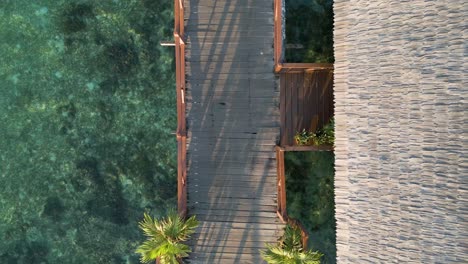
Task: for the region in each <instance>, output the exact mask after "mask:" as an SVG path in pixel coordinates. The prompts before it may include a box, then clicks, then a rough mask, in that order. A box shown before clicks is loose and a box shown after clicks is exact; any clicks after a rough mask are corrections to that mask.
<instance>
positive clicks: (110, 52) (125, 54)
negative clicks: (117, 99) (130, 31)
mask: <svg viewBox="0 0 468 264" xmlns="http://www.w3.org/2000/svg"><path fill="white" fill-rule="evenodd" d="M104 58H105V60H106V61H107V62H108V64H106V66H105V67H106V68H109V67H110V70H111V71H112V73H114V74H117V75H126V74H128V73H130V71H131V70H132V69H133V68H135V66H137V65H138V64H139V59H138V52H137V50H136V47H135V45H134V44H133V43H131V42H129V41H117V42H114V43H112V44H110V45H109V46H106V48H105V49H104Z"/></svg>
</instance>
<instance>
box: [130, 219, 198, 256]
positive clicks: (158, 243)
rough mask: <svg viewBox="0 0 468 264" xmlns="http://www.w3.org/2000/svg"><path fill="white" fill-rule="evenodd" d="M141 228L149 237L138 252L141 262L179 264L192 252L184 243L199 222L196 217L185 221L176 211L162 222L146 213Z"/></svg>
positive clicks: (140, 224)
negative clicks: (157, 260) (157, 261)
mask: <svg viewBox="0 0 468 264" xmlns="http://www.w3.org/2000/svg"><path fill="white" fill-rule="evenodd" d="M139 226H140V229H141V230H143V232H144V234H145V235H146V236H147V240H146V241H145V242H143V244H141V245H140V246H139V247H138V249H137V250H136V253H139V254H141V258H140V260H141V262H142V263H147V262H150V261H155V260H156V259H159V261H160V263H161V264H177V263H179V262H178V261H179V260H180V259H181V258H184V257H187V256H188V253H190V252H191V250H190V247H189V246H187V245H185V244H183V243H182V242H184V241H187V240H188V239H189V238H190V235H192V234H193V233H194V232H195V228H196V227H197V226H198V221H197V220H196V219H195V216H192V217H190V218H189V219H187V220H184V219H182V218H181V217H180V216H179V215H178V214H177V213H176V212H175V211H170V212H169V214H168V216H167V217H165V218H163V219H160V220H158V219H153V218H152V217H151V216H149V215H148V214H147V213H145V215H144V219H143V221H141V222H140V223H139Z"/></svg>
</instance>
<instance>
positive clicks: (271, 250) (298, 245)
mask: <svg viewBox="0 0 468 264" xmlns="http://www.w3.org/2000/svg"><path fill="white" fill-rule="evenodd" d="M260 254H261V255H262V258H263V259H264V260H265V261H266V262H267V263H269V264H280V263H281V264H320V258H321V257H322V256H323V254H321V253H320V252H318V251H316V252H315V251H311V250H304V249H303V245H302V236H301V230H300V229H299V228H298V227H292V226H290V225H287V226H286V227H285V229H284V234H283V236H282V237H281V239H280V240H279V242H278V243H277V244H276V245H271V244H267V245H266V250H262V251H260Z"/></svg>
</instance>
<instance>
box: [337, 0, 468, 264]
mask: <svg viewBox="0 0 468 264" xmlns="http://www.w3.org/2000/svg"><path fill="white" fill-rule="evenodd" d="M467 3H468V2H467V1H464V0H458V1H457V0H446V1H431V0H429V1H428V0H425V1H422V0H412V1H401V0H392V1H390V0H377V1H369V0H365V1H358V0H357V1H345V0H337V1H335V5H334V12H335V32H334V41H335V44H334V45H335V60H336V61H335V120H336V137H337V139H336V148H335V155H336V176H335V188H336V189H335V192H336V198H335V199H336V219H337V255H338V263H462V262H463V263H466V262H465V261H468V222H467V220H468V215H467V214H468V197H467V196H468V195H467V193H468V178H467V176H468V162H467V149H468V144H467V139H466V134H467V133H466V132H467V131H468V126H467V124H468V122H467V118H466V114H465V112H466V110H467V109H468V108H467V94H468V88H467V68H466V64H467V63H466V55H467V50H468V48H467V44H466V39H467V22H466V19H467V16H468V4H467Z"/></svg>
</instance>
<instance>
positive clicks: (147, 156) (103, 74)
mask: <svg viewBox="0 0 468 264" xmlns="http://www.w3.org/2000/svg"><path fill="white" fill-rule="evenodd" d="M172 15H173V14H172V1H167V0H163V1H152V0H125V1H124V0H113V1H112V0H103V1H73V0H68V1H65V0H37V1H30V0H0V58H1V59H0V263H2V264H10V263H11V264H13V263H15V264H16V263H51V264H55V263H80V264H81V263H138V256H137V255H136V254H135V253H134V251H135V248H136V247H137V246H138V243H139V242H141V241H142V239H143V238H142V236H141V234H140V232H139V230H138V225H137V224H138V221H140V220H141V218H142V215H143V212H145V211H149V212H151V214H153V215H155V216H159V215H162V214H164V212H165V211H166V210H167V209H168V208H170V207H174V206H175V205H176V197H175V195H176V142H175V136H174V135H173V132H174V131H175V128H176V112H175V109H176V108H175V89H174V85H175V82H174V63H173V49H172V48H170V47H161V46H160V45H159V42H160V41H163V40H170V39H172V28H173V22H172Z"/></svg>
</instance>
